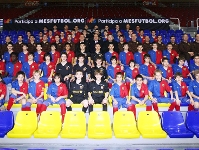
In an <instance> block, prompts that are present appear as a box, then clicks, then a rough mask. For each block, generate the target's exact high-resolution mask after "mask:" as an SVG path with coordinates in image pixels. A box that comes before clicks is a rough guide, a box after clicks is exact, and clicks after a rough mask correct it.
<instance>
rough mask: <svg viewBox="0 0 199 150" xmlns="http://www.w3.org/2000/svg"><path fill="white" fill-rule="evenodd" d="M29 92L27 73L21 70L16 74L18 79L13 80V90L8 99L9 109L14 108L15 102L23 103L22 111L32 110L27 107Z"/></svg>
mask: <svg viewBox="0 0 199 150" xmlns="http://www.w3.org/2000/svg"><path fill="white" fill-rule="evenodd" d="M27 94H28V83H27V82H25V73H24V72H23V71H19V72H18V73H17V75H16V80H15V81H13V82H12V92H11V95H10V98H9V100H8V105H7V110H10V109H11V108H12V105H13V104H14V103H16V104H19V103H20V104H22V109H21V110H22V111H30V108H27V107H26V96H27Z"/></svg>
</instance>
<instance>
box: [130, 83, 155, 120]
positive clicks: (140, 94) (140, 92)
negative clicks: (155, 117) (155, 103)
mask: <svg viewBox="0 0 199 150" xmlns="http://www.w3.org/2000/svg"><path fill="white" fill-rule="evenodd" d="M130 95H131V96H134V97H136V98H137V99H139V100H141V101H143V100H144V97H145V96H147V95H149V91H148V87H147V85H146V84H144V83H142V85H141V88H140V89H138V88H137V83H134V84H133V85H132V86H131V94H130ZM131 103H132V104H133V105H132V109H133V112H134V116H136V108H135V105H136V104H138V102H137V101H135V100H132V101H131ZM145 103H146V111H151V110H152V103H151V101H150V100H146V102H145Z"/></svg>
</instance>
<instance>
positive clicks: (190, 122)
mask: <svg viewBox="0 0 199 150" xmlns="http://www.w3.org/2000/svg"><path fill="white" fill-rule="evenodd" d="M186 125H187V128H188V129H189V130H190V131H192V132H193V133H194V134H195V135H196V137H197V138H199V112H195V111H188V112H187V114H186Z"/></svg>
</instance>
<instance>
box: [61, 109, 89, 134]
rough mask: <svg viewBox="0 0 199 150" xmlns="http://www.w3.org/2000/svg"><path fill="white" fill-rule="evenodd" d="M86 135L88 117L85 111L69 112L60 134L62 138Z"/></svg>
mask: <svg viewBox="0 0 199 150" xmlns="http://www.w3.org/2000/svg"><path fill="white" fill-rule="evenodd" d="M85 135H86V118H85V114H84V112H72V111H69V112H67V113H66V115H65V119H64V125H63V129H62V131H61V134H60V136H61V137H62V138H84V137H85Z"/></svg>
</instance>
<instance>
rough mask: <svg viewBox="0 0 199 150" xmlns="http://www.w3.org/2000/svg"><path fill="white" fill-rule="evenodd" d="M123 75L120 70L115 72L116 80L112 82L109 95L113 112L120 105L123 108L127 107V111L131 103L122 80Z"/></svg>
mask: <svg viewBox="0 0 199 150" xmlns="http://www.w3.org/2000/svg"><path fill="white" fill-rule="evenodd" d="M122 80H123V75H122V73H121V72H118V73H117V74H116V82H115V83H114V84H113V86H112V88H111V91H110V96H111V98H112V101H113V114H114V113H115V112H116V111H118V109H119V108H120V107H121V106H122V107H123V108H127V110H128V111H131V103H130V101H129V100H128V94H129V93H128V91H127V87H126V84H125V83H123V82H122Z"/></svg>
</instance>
